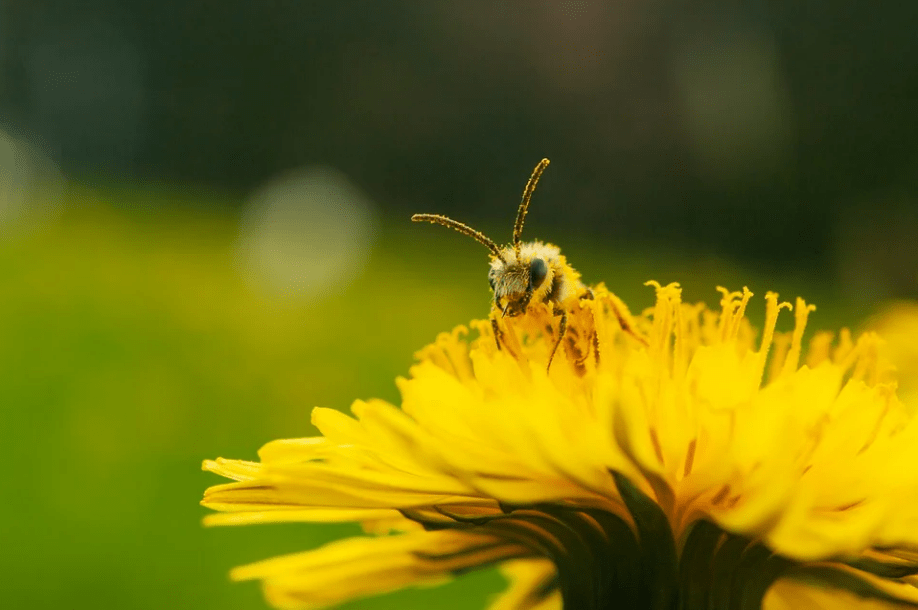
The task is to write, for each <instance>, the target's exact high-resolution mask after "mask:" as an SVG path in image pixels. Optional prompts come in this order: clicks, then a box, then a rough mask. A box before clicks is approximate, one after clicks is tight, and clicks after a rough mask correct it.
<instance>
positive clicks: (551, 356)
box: [545, 309, 567, 373]
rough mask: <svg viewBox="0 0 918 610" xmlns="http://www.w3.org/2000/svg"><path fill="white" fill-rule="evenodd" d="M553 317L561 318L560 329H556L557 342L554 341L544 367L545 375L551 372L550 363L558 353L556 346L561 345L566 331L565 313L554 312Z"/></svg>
mask: <svg viewBox="0 0 918 610" xmlns="http://www.w3.org/2000/svg"><path fill="white" fill-rule="evenodd" d="M555 315H556V316H557V315H560V316H561V327H560V328H559V329H558V340H557V341H555V346H554V347H553V348H551V353H550V354H549V355H548V366H547V367H545V372H546V373H547V372H548V371H550V370H551V361H552V360H553V359H554V357H555V352H557V351H558V346H559V345H561V339H563V338H564V333H565V331H566V330H567V312H566V311H564V310H563V309H561V310H555Z"/></svg>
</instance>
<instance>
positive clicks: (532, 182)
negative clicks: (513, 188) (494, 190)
mask: <svg viewBox="0 0 918 610" xmlns="http://www.w3.org/2000/svg"><path fill="white" fill-rule="evenodd" d="M548 164H549V161H548V159H542V160H541V161H539V164H538V165H536V166H535V169H534V170H532V175H531V176H530V177H529V182H527V183H526V188H524V189H523V200H522V201H520V209H519V210H518V211H517V213H516V222H515V223H514V224H513V249H514V250H515V251H516V256H517V258H519V256H520V236H521V235H522V234H523V223H524V222H525V221H526V212H528V211H529V200H530V199H532V193H533V191H535V187H536V185H537V184H538V183H539V177H540V176H541V175H542V172H544V171H545V168H546V167H548Z"/></svg>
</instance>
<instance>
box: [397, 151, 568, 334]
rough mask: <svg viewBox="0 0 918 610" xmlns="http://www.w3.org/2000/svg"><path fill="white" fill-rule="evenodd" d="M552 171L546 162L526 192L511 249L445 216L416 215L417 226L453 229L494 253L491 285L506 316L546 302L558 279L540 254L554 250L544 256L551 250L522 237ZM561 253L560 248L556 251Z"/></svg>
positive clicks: (497, 302) (413, 218) (534, 176)
mask: <svg viewBox="0 0 918 610" xmlns="http://www.w3.org/2000/svg"><path fill="white" fill-rule="evenodd" d="M546 167H548V159H542V160H541V161H540V162H539V164H538V165H536V167H535V169H534V170H533V171H532V175H531V176H530V177H529V182H527V183H526V188H525V189H523V199H522V201H521V202H520V207H519V210H517V213H516V222H515V223H514V225H513V242H512V244H511V245H509V246H506V247H504V248H500V247H498V246H497V244H495V243H494V241H492V240H491V239H490V238H489V237H488V236H486V235H485V234H484V233H482V232H480V231H476V230H475V229H473V228H472V227H470V226H468V225H465V224H463V223H461V222H458V221H456V220H453V219H452V218H448V217H446V216H441V215H439V214H415V215H413V216H412V217H411V220H413V221H415V222H430V223H433V224H439V225H443V226H445V227H449V228H451V229H453V230H455V231H458V232H459V233H462V234H463V235H468V236H469V237H471V238H472V239H474V240H476V241H477V242H479V243H481V244H482V245H484V246H485V247H487V248H488V250H490V251H491V270H490V271H489V272H488V282H489V283H490V284H491V290H492V291H493V292H494V304H495V305H496V306H497V308H498V309H500V310H501V312H502V313H503V315H510V316H516V315H519V314H522V313H524V312H525V311H526V307H528V306H529V302H530V301H531V300H532V299H533V298H534V297H535V298H536V299H537V300H538V301H543V300H545V298H546V295H547V294H548V292H549V287H550V286H551V284H552V281H551V278H552V277H553V275H554V272H553V270H552V265H551V264H550V260H551V259H550V258H549V257H546V256H540V254H549V255H550V254H551V252H550V249H551V248H553V247H548V248H549V250H547V251H545V252H542V250H544V249H545V248H546V247H547V246H546V245H545V244H542V243H540V242H530V243H525V244H524V243H522V242H521V241H520V236H521V235H522V233H523V223H524V222H525V220H526V213H527V211H528V210H529V201H530V199H531V198H532V193H533V191H534V190H535V187H536V184H538V182H539V177H540V176H541V175H542V172H543V171H545V168H546ZM554 250H555V253H557V248H555V249H554Z"/></svg>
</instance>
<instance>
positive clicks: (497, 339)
mask: <svg viewBox="0 0 918 610" xmlns="http://www.w3.org/2000/svg"><path fill="white" fill-rule="evenodd" d="M491 328H492V329H493V330H494V344H495V345H497V349H498V350H500V335H501V330H500V327H499V326H498V325H497V318H491Z"/></svg>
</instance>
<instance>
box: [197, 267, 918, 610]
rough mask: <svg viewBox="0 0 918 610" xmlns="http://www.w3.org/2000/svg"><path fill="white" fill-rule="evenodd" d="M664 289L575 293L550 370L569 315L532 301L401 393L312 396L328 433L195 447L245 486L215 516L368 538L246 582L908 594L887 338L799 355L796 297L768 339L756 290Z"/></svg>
mask: <svg viewBox="0 0 918 610" xmlns="http://www.w3.org/2000/svg"><path fill="white" fill-rule="evenodd" d="M652 284H653V286H654V287H655V289H656V305H655V306H654V307H653V308H651V309H649V310H648V311H647V312H644V313H643V314H641V315H635V316H632V315H631V314H630V313H628V310H627V308H626V307H625V305H624V303H622V302H621V301H620V300H618V299H617V298H616V297H615V296H614V295H613V294H611V293H610V292H608V291H607V290H606V289H605V288H604V287H603V286H599V287H598V288H595V289H594V291H593V292H594V297H595V298H593V299H592V300H584V301H580V302H579V303H577V304H576V305H574V306H573V307H572V309H571V310H570V311H569V312H568V331H567V333H566V334H565V338H564V341H563V344H562V348H561V349H559V350H558V353H557V354H556V355H555V356H554V364H553V365H552V366H551V368H548V370H546V369H547V367H546V363H547V359H548V358H549V355H550V353H551V351H552V349H553V347H554V338H555V337H556V336H557V331H556V329H555V328H553V327H552V323H553V320H556V318H553V315H552V312H551V311H549V309H548V307H547V306H545V305H542V304H534V305H531V306H530V309H529V311H528V312H527V313H526V315H524V316H518V317H513V318H509V317H508V318H506V319H505V320H506V322H505V331H504V333H503V336H502V342H501V344H502V349H499V348H498V347H497V345H496V343H495V340H494V336H493V334H492V332H493V331H492V327H491V325H490V324H489V323H488V322H487V321H485V322H475V323H473V327H474V329H475V330H476V331H477V335H478V336H477V338H475V339H468V338H467V335H468V330H467V329H466V328H464V327H460V328H457V329H455V330H454V331H453V332H452V333H445V334H442V335H440V336H439V337H438V338H437V340H436V342H435V343H434V344H433V345H430V346H428V347H426V348H424V349H423V350H421V351H420V352H419V354H418V359H419V362H418V363H417V364H416V365H415V366H414V367H413V368H412V369H411V375H410V378H408V379H399V381H398V385H399V388H400V390H401V394H402V404H401V407H398V406H394V405H391V404H388V403H386V402H383V401H379V400H370V401H366V402H363V401H357V402H356V403H354V405H353V406H352V407H351V411H352V413H353V417H351V416H347V415H344V414H342V413H340V412H338V411H335V410H331V409H325V408H316V409H315V410H314V411H313V416H312V418H313V422H314V424H315V425H316V427H317V428H318V429H319V430H320V431H321V433H322V436H319V437H314V438H304V439H291V440H280V441H275V442H272V443H269V444H267V445H266V446H264V447H263V448H262V449H261V451H260V452H259V457H260V461H259V462H246V461H238V460H226V459H217V460H214V461H206V462H205V463H204V469H205V470H209V471H212V472H215V473H217V474H220V475H223V476H225V477H228V478H231V479H234V480H235V482H232V483H227V484H223V485H216V486H214V487H211V488H210V489H208V490H207V492H206V493H205V496H204V500H203V504H204V505H205V506H208V507H211V508H213V509H216V510H218V511H222V512H221V513H218V514H214V515H210V516H209V517H207V523H208V524H243V523H265V522H279V521H307V522H319V523H325V522H343V521H358V522H361V523H363V524H364V526H365V528H366V530H367V532H368V533H367V535H366V536H363V537H357V538H352V539H348V540H342V541H338V542H333V543H331V544H328V545H326V546H323V547H321V548H319V549H316V550H312V551H307V552H304V553H299V554H294V555H289V556H285V557H278V558H274V559H269V560H266V561H262V562H259V563H255V564H252V565H248V566H244V567H241V568H237V569H236V570H234V571H233V572H232V576H233V578H235V579H238V580H246V579H259V580H261V581H262V583H263V586H264V590H265V593H266V596H267V598H268V601H269V602H270V603H271V604H273V605H275V606H277V607H279V608H323V607H327V606H332V605H335V604H337V603H340V602H343V601H346V600H349V599H353V598H357V597H361V596H367V595H374V594H379V593H383V592H387V591H391V590H394V589H398V588H401V587H405V586H416V585H426V584H432V583H438V582H441V581H443V580H445V579H448V578H449V577H451V576H452V575H455V574H459V573H463V572H466V571H468V570H473V569H476V568H479V567H483V566H491V565H498V566H500V567H501V569H502V570H503V571H504V573H505V574H506V575H507V577H508V578H509V579H510V581H511V585H510V587H509V589H508V590H507V591H506V592H505V593H504V594H503V595H502V596H501V597H500V598H499V599H497V600H495V601H494V603H493V605H492V610H521V609H539V610H547V609H557V608H561V607H563V608H566V609H568V610H570V609H578V610H591V609H605V608H680V609H684V610H701V609H708V608H741V609H751V608H760V607H764V608H767V609H769V610H777V609H784V608H788V609H790V608H795V609H796V608H838V607H845V608H848V607H864V608H868V607H869V608H879V607H893V606H896V605H897V604H904V605H907V606H911V607H916V606H918V426H916V424H915V420H914V419H913V418H912V417H911V415H910V413H909V412H908V411H907V410H906V409H905V408H904V407H903V406H902V404H901V402H900V401H899V400H898V399H897V397H896V392H895V384H894V381H893V377H892V372H891V369H890V367H889V366H888V365H886V364H885V361H884V359H883V358H882V357H881V356H880V355H879V354H880V352H879V350H878V345H879V341H878V339H877V338H876V336H875V335H873V334H870V333H867V334H864V335H862V336H860V337H859V338H857V339H854V338H852V337H851V335H850V334H849V333H847V332H844V331H843V332H842V333H840V334H839V335H838V337H837V338H833V336H831V335H829V334H825V333H823V334H817V335H816V336H815V337H814V338H813V339H812V340H811V342H810V344H809V347H808V349H806V350H804V349H803V345H802V337H803V331H804V327H805V325H806V322H807V317H808V315H809V314H810V312H811V311H812V309H813V307H812V306H810V305H807V304H806V303H804V302H803V301H802V300H799V299H798V300H797V302H796V304H795V305H794V306H793V308H792V309H793V315H794V316H795V328H794V330H793V332H792V333H788V334H787V335H784V334H781V333H776V332H775V324H776V321H777V319H778V314H779V312H780V311H781V310H782V309H791V305H790V304H788V303H779V301H778V297H777V295H776V294H773V293H769V294H768V295H766V297H765V302H766V313H765V321H764V326H763V331H762V333H761V336H760V337H758V336H757V333H756V331H755V330H754V329H753V327H752V325H751V324H750V323H749V321H748V320H747V318H746V316H745V310H746V305H747V303H748V302H749V300H750V298H751V296H752V294H751V293H750V292H749V291H748V290H746V289H744V290H743V291H742V292H728V291H726V290H723V289H721V291H722V293H723V297H722V300H721V303H720V309H719V311H712V310H709V309H707V308H705V307H704V306H701V305H690V304H685V303H683V302H682V298H681V291H680V289H679V287H678V285H675V284H672V285H669V286H660V285H659V284H656V283H652ZM620 317H622V318H624V319H625V320H624V321H625V322H626V323H627V325H628V326H630V328H631V329H633V330H634V334H629V333H625V332H623V331H622V330H621V328H622V324H621V323H620V320H619V318H620ZM556 324H557V323H556V322H555V325H556ZM635 335H637V336H635ZM594 337H595V340H594ZM641 338H646V341H642V340H640V339H641ZM858 604H863V606H859V605H858Z"/></svg>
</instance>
